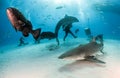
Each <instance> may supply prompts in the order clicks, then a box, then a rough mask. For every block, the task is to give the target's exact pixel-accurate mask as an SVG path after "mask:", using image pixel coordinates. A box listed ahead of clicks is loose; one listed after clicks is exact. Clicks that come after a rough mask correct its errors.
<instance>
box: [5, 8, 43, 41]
mask: <svg viewBox="0 0 120 78" xmlns="http://www.w3.org/2000/svg"><path fill="white" fill-rule="evenodd" d="M6 12H7V16H8V19H9V20H10V22H11V24H12V26H13V27H14V29H15V30H16V31H20V32H22V34H23V36H25V37H28V36H29V33H31V34H32V35H33V37H34V39H35V40H37V39H38V37H39V35H40V32H41V28H39V29H36V30H33V26H32V24H31V22H30V21H29V20H28V19H26V18H25V17H24V15H23V14H22V13H21V12H20V11H19V10H18V9H16V8H13V7H9V8H7V10H6Z"/></svg>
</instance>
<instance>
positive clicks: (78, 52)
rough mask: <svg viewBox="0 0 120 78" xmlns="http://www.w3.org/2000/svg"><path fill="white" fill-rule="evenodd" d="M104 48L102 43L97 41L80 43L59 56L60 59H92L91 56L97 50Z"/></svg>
mask: <svg viewBox="0 0 120 78" xmlns="http://www.w3.org/2000/svg"><path fill="white" fill-rule="evenodd" d="M102 49H103V44H102V43H97V42H96V41H92V42H90V43H88V44H85V45H79V46H78V47H76V48H73V49H71V50H69V51H67V52H65V53H63V54H62V55H60V56H59V59H66V58H68V59H74V60H81V59H90V58H91V56H94V55H95V54H96V53H97V52H99V51H101V50H102Z"/></svg>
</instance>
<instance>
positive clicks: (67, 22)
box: [55, 15, 79, 45]
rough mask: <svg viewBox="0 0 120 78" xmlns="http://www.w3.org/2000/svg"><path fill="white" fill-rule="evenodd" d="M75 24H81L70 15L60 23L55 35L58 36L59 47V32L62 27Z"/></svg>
mask: <svg viewBox="0 0 120 78" xmlns="http://www.w3.org/2000/svg"><path fill="white" fill-rule="evenodd" d="M74 22H79V20H78V19H77V18H76V17H73V16H68V15H65V17H64V18H62V19H61V20H60V21H58V23H57V25H56V28H55V35H56V40H57V42H58V45H59V40H58V32H59V29H60V27H61V26H65V25H68V24H71V23H74Z"/></svg>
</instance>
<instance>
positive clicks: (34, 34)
mask: <svg viewBox="0 0 120 78" xmlns="http://www.w3.org/2000/svg"><path fill="white" fill-rule="evenodd" d="M40 33H41V28H38V29H36V30H32V33H31V34H32V35H33V37H34V39H35V40H37V39H38V38H39V36H40Z"/></svg>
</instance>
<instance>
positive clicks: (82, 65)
mask: <svg viewBox="0 0 120 78" xmlns="http://www.w3.org/2000/svg"><path fill="white" fill-rule="evenodd" d="M96 67H101V68H103V67H105V64H102V63H96V62H93V61H87V60H77V61H75V62H72V63H70V64H66V65H64V66H63V67H61V68H60V69H59V72H71V71H72V72H73V71H76V70H81V69H86V68H96Z"/></svg>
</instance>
